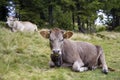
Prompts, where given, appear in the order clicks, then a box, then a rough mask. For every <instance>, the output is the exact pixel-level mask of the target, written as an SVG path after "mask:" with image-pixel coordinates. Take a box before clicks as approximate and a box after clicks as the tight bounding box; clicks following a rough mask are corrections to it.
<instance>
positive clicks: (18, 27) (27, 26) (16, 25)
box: [6, 17, 37, 32]
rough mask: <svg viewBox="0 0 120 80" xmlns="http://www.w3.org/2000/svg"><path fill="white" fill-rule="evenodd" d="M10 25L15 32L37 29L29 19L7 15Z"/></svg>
mask: <svg viewBox="0 0 120 80" xmlns="http://www.w3.org/2000/svg"><path fill="white" fill-rule="evenodd" d="M6 23H7V24H8V26H9V27H10V28H11V30H12V31H13V32H17V31H21V32H26V31H27V32H34V31H37V26H36V25H35V24H33V23H31V22H28V21H18V20H17V19H16V18H13V17H7V22H6Z"/></svg>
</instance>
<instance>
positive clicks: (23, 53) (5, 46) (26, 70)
mask: <svg viewBox="0 0 120 80" xmlns="http://www.w3.org/2000/svg"><path fill="white" fill-rule="evenodd" d="M97 34H101V35H102V36H104V37H101V36H97ZM111 35H112V36H114V38H113V37H111ZM71 39H72V40H75V41H87V42H91V43H93V44H98V45H101V46H102V47H103V49H104V52H105V55H106V61H107V64H108V66H110V67H112V68H114V69H116V70H119V69H120V57H119V56H120V33H116V32H100V33H96V34H93V35H83V34H80V33H75V34H74V35H73V37H72V38H71ZM49 56H50V48H49V42H48V40H46V39H44V38H42V37H41V36H40V35H39V33H21V32H17V33H12V32H11V31H10V30H9V29H7V28H5V27H4V26H3V25H1V24H0V80H120V72H119V71H116V72H109V74H108V75H105V74H103V73H102V72H101V69H96V70H94V71H86V72H81V73H80V72H73V71H72V70H71V69H69V68H62V67H61V68H52V69H51V68H49V66H48V62H49V60H50V57H49Z"/></svg>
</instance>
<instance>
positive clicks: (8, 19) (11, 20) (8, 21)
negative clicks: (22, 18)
mask: <svg viewBox="0 0 120 80" xmlns="http://www.w3.org/2000/svg"><path fill="white" fill-rule="evenodd" d="M6 18H7V22H6V24H7V25H8V26H9V27H11V28H12V27H13V23H14V21H16V20H18V19H17V18H14V17H6Z"/></svg>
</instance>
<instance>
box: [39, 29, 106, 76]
mask: <svg viewBox="0 0 120 80" xmlns="http://www.w3.org/2000/svg"><path fill="white" fill-rule="evenodd" d="M40 34H41V35H42V36H43V37H44V38H48V39H49V41H50V48H51V50H52V54H51V61H50V63H49V65H50V67H54V66H58V67H60V66H67V67H68V66H69V67H72V70H73V71H79V72H82V71H86V70H89V69H92V70H93V69H95V68H97V67H98V66H100V65H101V66H102V72H103V73H105V74H107V73H108V67H107V65H106V61H105V56H104V54H103V50H102V48H101V47H100V46H96V45H93V44H91V43H88V42H76V41H71V40H68V38H70V37H71V36H72V35H73V33H72V32H70V31H68V32H64V31H63V30H60V29H58V28H54V29H52V30H50V31H41V32H40Z"/></svg>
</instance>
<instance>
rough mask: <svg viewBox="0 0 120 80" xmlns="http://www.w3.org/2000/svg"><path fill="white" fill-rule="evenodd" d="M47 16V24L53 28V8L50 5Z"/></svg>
mask: <svg viewBox="0 0 120 80" xmlns="http://www.w3.org/2000/svg"><path fill="white" fill-rule="evenodd" d="M49 3H51V0H49ZM48 14H49V24H50V25H51V26H53V6H52V5H51V4H50V5H49V6H48Z"/></svg>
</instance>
